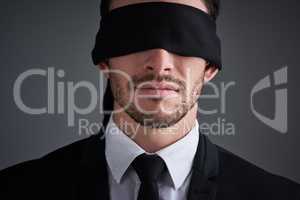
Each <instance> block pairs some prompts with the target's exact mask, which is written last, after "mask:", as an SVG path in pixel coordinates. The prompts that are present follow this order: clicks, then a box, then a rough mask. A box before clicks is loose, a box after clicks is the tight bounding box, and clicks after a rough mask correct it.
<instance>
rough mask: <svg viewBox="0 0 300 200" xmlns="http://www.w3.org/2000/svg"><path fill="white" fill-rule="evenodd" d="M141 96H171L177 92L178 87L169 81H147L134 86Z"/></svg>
mask: <svg viewBox="0 0 300 200" xmlns="http://www.w3.org/2000/svg"><path fill="white" fill-rule="evenodd" d="M136 90H137V91H138V93H139V95H142V96H140V97H141V98H149V97H152V98H162V97H167V98H171V97H174V96H176V95H178V93H179V88H178V87H177V86H176V85H173V84H169V83H161V82H160V83H158V82H147V83H142V84H140V85H138V86H137V87H136Z"/></svg>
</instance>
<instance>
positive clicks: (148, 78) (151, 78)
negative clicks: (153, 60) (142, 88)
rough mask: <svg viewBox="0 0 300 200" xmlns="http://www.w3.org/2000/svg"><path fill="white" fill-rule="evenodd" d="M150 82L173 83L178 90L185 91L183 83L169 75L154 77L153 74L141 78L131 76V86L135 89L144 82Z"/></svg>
mask: <svg viewBox="0 0 300 200" xmlns="http://www.w3.org/2000/svg"><path fill="white" fill-rule="evenodd" d="M150 81H157V82H163V81H165V82H169V83H174V84H176V85H178V86H179V90H185V89H186V84H185V82H184V81H182V80H180V79H177V78H175V77H173V76H171V75H155V74H147V75H145V76H143V77H138V76H132V82H133V86H134V87H136V86H137V85H139V84H141V83H144V82H150Z"/></svg>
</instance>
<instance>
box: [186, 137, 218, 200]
mask: <svg viewBox="0 0 300 200" xmlns="http://www.w3.org/2000/svg"><path fill="white" fill-rule="evenodd" d="M199 134H200V137H199V143H198V147H197V151H196V155H195V158H194V161H193V168H192V170H193V173H192V178H191V183H190V188H189V191H188V200H214V199H215V198H216V191H217V183H216V178H217V176H218V173H219V169H218V168H219V163H218V151H217V148H216V146H215V145H214V144H212V143H211V142H210V141H209V140H208V138H207V137H206V136H205V135H203V134H201V133H199Z"/></svg>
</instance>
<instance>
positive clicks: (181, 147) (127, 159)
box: [105, 116, 199, 189]
mask: <svg viewBox="0 0 300 200" xmlns="http://www.w3.org/2000/svg"><path fill="white" fill-rule="evenodd" d="M198 129H199V124H198V121H197V120H196V123H195V126H194V127H193V128H192V129H191V131H190V132H189V133H188V134H187V135H186V136H184V137H183V138H182V139H180V140H178V141H177V142H175V143H173V144H172V145H169V146H167V147H165V148H163V149H161V150H159V151H157V152H156V154H157V155H159V156H160V157H161V158H162V159H163V160H164V162H165V163H166V166H167V168H168V171H169V174H170V176H171V178H172V182H173V186H174V187H175V189H178V188H180V186H181V185H182V184H183V182H184V181H185V179H186V178H187V176H188V174H189V173H190V171H191V168H192V164H193V159H194V156H195V154H196V150H197V145H198V140H199V131H198ZM143 153H146V152H145V150H144V149H142V148H141V147H140V146H139V145H138V144H136V143H135V142H134V141H133V140H132V139H130V138H129V137H128V136H127V135H126V134H125V133H123V132H122V130H120V129H119V128H118V127H117V125H116V124H115V123H114V121H113V118H112V116H111V117H110V120H109V123H108V125H107V128H106V131H105V156H106V160H107V163H108V166H109V168H110V170H111V172H112V175H113V178H114V179H115V180H116V181H117V183H120V182H121V179H122V177H123V175H124V173H125V172H126V170H127V168H128V167H129V166H130V164H131V162H132V161H133V160H134V159H135V158H136V157H137V156H139V155H140V154H143ZM178 163H180V164H178Z"/></svg>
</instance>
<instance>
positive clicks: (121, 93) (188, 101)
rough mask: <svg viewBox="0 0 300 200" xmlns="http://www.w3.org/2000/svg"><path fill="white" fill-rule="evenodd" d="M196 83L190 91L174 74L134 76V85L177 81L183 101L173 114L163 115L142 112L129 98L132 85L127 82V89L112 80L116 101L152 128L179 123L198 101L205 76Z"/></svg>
mask: <svg viewBox="0 0 300 200" xmlns="http://www.w3.org/2000/svg"><path fill="white" fill-rule="evenodd" d="M197 80H198V81H196V82H195V83H194V85H193V86H192V87H191V90H190V91H188V89H187V87H186V84H185V82H184V81H181V80H179V79H175V78H173V77H172V76H169V75H164V76H155V75H153V74H149V75H146V76H144V77H142V78H138V77H137V76H133V77H132V81H133V85H134V86H137V85H138V84H141V83H144V82H149V81H157V82H161V81H166V82H169V83H171V82H172V83H175V84H176V85H178V86H179V90H178V94H179V95H180V97H181V102H179V103H177V104H176V106H175V107H176V108H175V112H172V113H171V114H165V115H161V114H160V113H154V114H152V113H146V112H141V111H140V109H138V107H137V106H136V105H135V103H134V102H132V101H129V102H128V98H127V96H126V95H127V94H128V91H133V89H135V88H132V86H131V85H130V84H129V83H128V84H127V88H126V89H127V91H126V89H125V88H124V86H123V87H122V85H121V84H120V83H119V82H118V81H112V82H113V84H112V90H113V95H114V100H115V102H116V103H117V104H118V105H119V106H120V107H122V108H123V109H124V111H125V112H126V113H127V114H128V115H129V116H130V117H131V118H132V119H133V120H134V121H135V122H137V123H139V124H140V125H141V126H145V127H147V128H152V129H162V128H168V127H170V126H173V125H175V124H176V123H178V122H179V121H180V120H181V119H182V118H184V117H185V116H186V114H187V113H188V112H189V111H190V110H191V109H192V108H193V107H194V106H195V104H196V103H197V101H198V99H199V97H200V94H201V90H202V80H203V77H201V78H200V79H197ZM152 100H153V101H155V100H157V101H161V100H162V99H152Z"/></svg>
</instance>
